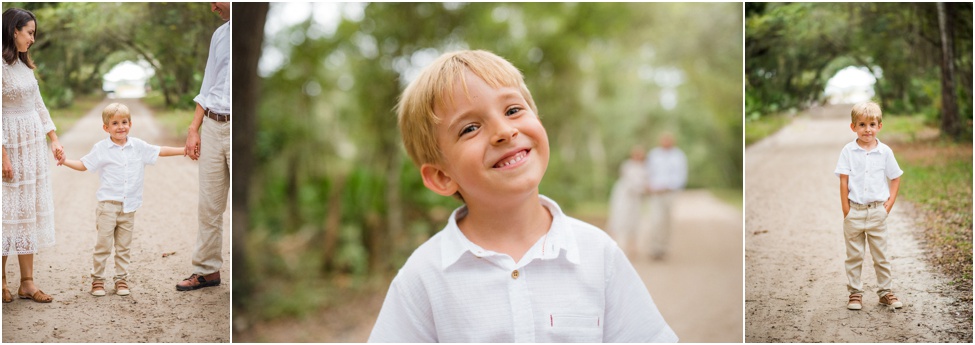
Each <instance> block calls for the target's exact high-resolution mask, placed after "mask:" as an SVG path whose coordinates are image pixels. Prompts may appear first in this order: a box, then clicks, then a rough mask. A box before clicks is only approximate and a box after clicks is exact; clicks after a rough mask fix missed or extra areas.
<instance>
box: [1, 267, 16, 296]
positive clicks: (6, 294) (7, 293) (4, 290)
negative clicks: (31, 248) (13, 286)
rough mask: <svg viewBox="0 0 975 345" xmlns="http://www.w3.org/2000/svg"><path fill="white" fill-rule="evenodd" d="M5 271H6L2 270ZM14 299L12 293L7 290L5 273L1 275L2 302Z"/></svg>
mask: <svg viewBox="0 0 975 345" xmlns="http://www.w3.org/2000/svg"><path fill="white" fill-rule="evenodd" d="M4 273H6V272H4ZM13 301H14V295H12V294H11V293H10V290H7V275H6V274H4V275H3V303H10V302H13Z"/></svg>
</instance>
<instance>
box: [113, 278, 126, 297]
mask: <svg viewBox="0 0 975 345" xmlns="http://www.w3.org/2000/svg"><path fill="white" fill-rule="evenodd" d="M115 294H116V295H119V296H128V295H129V285H128V284H126V283H125V281H124V280H119V281H117V282H115Z"/></svg>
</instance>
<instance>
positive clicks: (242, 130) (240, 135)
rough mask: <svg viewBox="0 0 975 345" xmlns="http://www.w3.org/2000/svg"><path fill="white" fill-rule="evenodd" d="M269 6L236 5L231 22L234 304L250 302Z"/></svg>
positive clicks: (263, 4) (260, 4)
mask: <svg viewBox="0 0 975 345" xmlns="http://www.w3.org/2000/svg"><path fill="white" fill-rule="evenodd" d="M267 11H268V3H266V2H262V3H237V4H234V5H233V9H232V17H231V20H233V21H234V22H236V24H232V30H233V32H232V34H233V37H234V44H233V45H232V48H231V49H232V50H233V51H232V53H233V56H234V63H233V69H232V70H231V73H232V78H233V79H232V80H233V88H234V93H236V94H237V97H233V103H232V108H233V122H232V124H231V125H232V127H233V128H232V129H233V131H234V133H235V134H234V136H235V137H237V140H234V141H233V144H232V145H233V152H234V158H233V160H232V164H233V165H232V166H231V171H233V175H234V178H233V182H232V185H231V189H232V192H233V199H232V200H231V202H232V204H231V205H232V214H231V217H232V218H231V220H232V221H233V233H232V241H233V243H234V244H235V245H234V246H233V253H232V255H233V263H234V270H233V280H234V287H235V288H234V291H236V292H238V293H240V294H241V296H242V297H241V298H238V299H235V301H246V300H248V299H249V298H248V297H249V296H250V293H251V290H252V289H251V288H252V283H251V280H250V279H248V277H250V276H251V272H250V271H249V269H248V264H247V237H246V234H247V229H249V228H250V218H248V209H249V207H248V206H249V204H250V202H249V198H250V194H249V193H248V186H249V185H250V173H251V171H253V169H254V154H253V151H254V140H253V139H254V138H255V137H257V135H256V134H257V133H256V132H257V131H256V128H257V105H258V99H259V98H260V94H261V92H260V82H261V79H260V78H259V77H258V76H257V61H258V60H259V59H260V58H261V45H262V44H263V42H264V21H265V19H266V18H267ZM246 306H247V304H246V303H234V307H235V309H236V308H244V307H246Z"/></svg>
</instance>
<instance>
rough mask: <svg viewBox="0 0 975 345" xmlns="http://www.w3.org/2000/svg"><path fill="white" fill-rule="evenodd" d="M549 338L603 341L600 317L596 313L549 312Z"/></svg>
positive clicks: (555, 339) (567, 340) (589, 341)
mask: <svg viewBox="0 0 975 345" xmlns="http://www.w3.org/2000/svg"><path fill="white" fill-rule="evenodd" d="M548 317H549V320H548V321H549V331H550V332H551V335H552V337H551V340H552V341H554V342H565V343H578V342H583V343H599V342H602V341H603V324H602V319H601V318H600V317H599V316H598V315H596V314H583V313H551V314H549V315H548Z"/></svg>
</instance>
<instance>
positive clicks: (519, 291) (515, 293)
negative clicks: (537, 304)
mask: <svg viewBox="0 0 975 345" xmlns="http://www.w3.org/2000/svg"><path fill="white" fill-rule="evenodd" d="M524 275H525V272H524V270H513V271H511V274H510V277H511V280H510V281H509V283H508V292H509V295H510V296H511V300H510V302H511V318H512V321H513V322H512V324H513V325H514V331H515V332H514V333H515V334H514V335H515V341H514V342H516V343H530V342H535V318H534V316H533V314H532V302H531V298H529V296H530V293H529V291H528V281H527V280H525V277H524Z"/></svg>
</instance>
